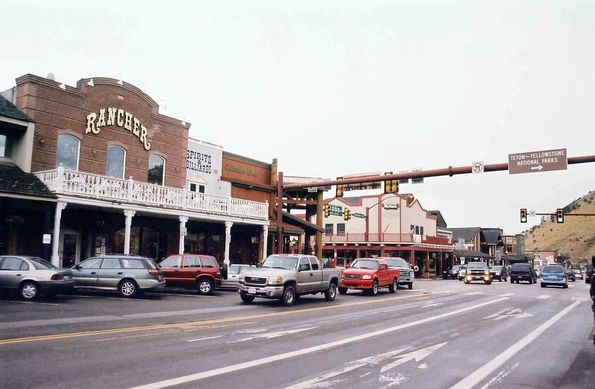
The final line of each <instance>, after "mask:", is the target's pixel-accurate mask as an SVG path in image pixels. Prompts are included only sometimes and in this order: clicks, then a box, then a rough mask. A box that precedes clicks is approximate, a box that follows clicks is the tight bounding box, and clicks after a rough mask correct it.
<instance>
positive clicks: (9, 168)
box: [0, 161, 57, 199]
mask: <svg viewBox="0 0 595 389" xmlns="http://www.w3.org/2000/svg"><path fill="white" fill-rule="evenodd" d="M4 194H11V195H24V196H34V197H43V198H46V199H47V198H51V199H56V198H57V197H56V195H55V194H54V193H52V192H51V191H50V190H49V189H48V187H47V186H45V184H44V183H43V182H41V180H40V179H39V178H37V176H35V175H34V174H31V173H25V172H24V171H22V170H21V168H19V167H18V166H16V165H15V164H14V163H11V162H7V161H0V197H2V196H3V195H4Z"/></svg>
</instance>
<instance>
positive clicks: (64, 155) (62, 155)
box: [56, 134, 81, 170]
mask: <svg viewBox="0 0 595 389" xmlns="http://www.w3.org/2000/svg"><path fill="white" fill-rule="evenodd" d="M80 148H81V141H80V140H78V138H76V137H74V136H72V135H68V134H61V135H58V148H57V150H56V167H59V166H62V167H64V169H68V170H79V152H80Z"/></svg>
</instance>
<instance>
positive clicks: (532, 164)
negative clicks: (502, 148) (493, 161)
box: [508, 149, 568, 174]
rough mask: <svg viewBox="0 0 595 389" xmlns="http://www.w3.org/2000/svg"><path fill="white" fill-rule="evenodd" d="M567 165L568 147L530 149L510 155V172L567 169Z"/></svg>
mask: <svg viewBox="0 0 595 389" xmlns="http://www.w3.org/2000/svg"><path fill="white" fill-rule="evenodd" d="M567 167H568V159H567V155H566V149H556V150H543V151H529V152H525V153H517V154H509V155H508V173H509V174H519V173H538V172H541V171H551V170H566V168H567Z"/></svg>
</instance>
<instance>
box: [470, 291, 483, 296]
mask: <svg viewBox="0 0 595 389" xmlns="http://www.w3.org/2000/svg"><path fill="white" fill-rule="evenodd" d="M479 294H485V292H469V293H465V296H476V295H479Z"/></svg>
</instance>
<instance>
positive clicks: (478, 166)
mask: <svg viewBox="0 0 595 389" xmlns="http://www.w3.org/2000/svg"><path fill="white" fill-rule="evenodd" d="M471 172H472V173H473V174H481V173H483V162H473V163H472V164H471Z"/></svg>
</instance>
